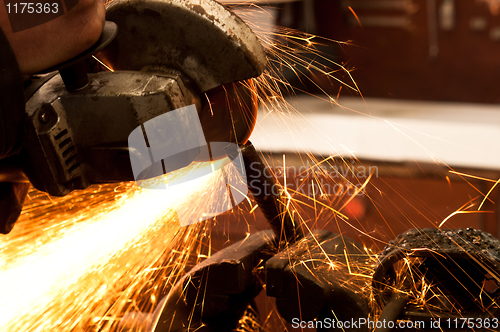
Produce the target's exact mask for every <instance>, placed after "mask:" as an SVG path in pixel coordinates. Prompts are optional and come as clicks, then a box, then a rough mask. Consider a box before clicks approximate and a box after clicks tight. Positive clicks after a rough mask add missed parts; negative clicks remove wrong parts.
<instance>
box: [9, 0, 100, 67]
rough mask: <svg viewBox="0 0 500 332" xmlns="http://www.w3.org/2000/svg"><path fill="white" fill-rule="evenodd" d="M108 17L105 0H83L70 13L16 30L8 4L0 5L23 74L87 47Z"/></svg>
mask: <svg viewBox="0 0 500 332" xmlns="http://www.w3.org/2000/svg"><path fill="white" fill-rule="evenodd" d="M104 17H105V8H104V2H103V0H79V1H78V4H77V5H76V6H75V7H74V8H73V9H71V10H70V11H68V12H67V13H66V14H64V15H62V16H60V17H58V18H56V19H53V20H51V21H48V22H46V23H44V24H41V25H38V26H36V27H34V28H30V29H27V30H22V31H19V32H15V33H13V32H12V29H11V26H10V23H9V18H8V16H7V11H6V8H5V6H4V5H3V4H2V5H1V6H0V27H1V28H2V30H3V31H4V33H5V35H6V36H7V38H8V39H9V42H10V45H11V47H12V49H13V51H14V53H15V54H16V58H17V62H18V64H19V68H20V69H21V72H22V73H23V74H33V73H36V72H39V71H41V70H43V69H47V68H50V67H52V66H54V65H57V64H59V63H61V62H64V61H66V60H68V59H71V58H72V57H75V56H77V55H78V54H80V53H81V52H83V51H85V50H86V49H87V48H89V47H90V46H92V45H93V44H94V43H95V42H96V41H97V40H98V39H99V36H100V35H101V32H102V30H103V28H104V21H105V18H104ZM0 52H1V50H0Z"/></svg>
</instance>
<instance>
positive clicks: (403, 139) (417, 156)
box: [251, 96, 500, 169]
mask: <svg viewBox="0 0 500 332" xmlns="http://www.w3.org/2000/svg"><path fill="white" fill-rule="evenodd" d="M289 102H290V103H291V104H292V106H294V108H295V109H296V110H297V111H298V112H290V114H287V115H278V114H277V112H276V113H274V114H273V113H271V114H265V113H264V112H263V111H259V115H258V119H257V125H256V128H255V131H254V133H253V135H252V138H251V140H252V142H253V143H254V144H255V146H256V147H257V148H259V149H261V150H264V151H274V152H284V151H301V152H311V153H314V154H320V155H337V154H340V155H343V156H348V157H352V156H356V157H357V158H360V159H376V160H385V161H418V162H440V163H445V164H447V165H450V166H454V167H458V166H460V167H473V168H485V169H500V106H495V105H479V104H463V103H438V102H415V101H392V100H382V99H366V104H365V103H364V102H363V100H361V99H360V98H356V99H355V98H346V97H342V98H341V99H340V100H339V102H340V104H341V105H342V106H343V108H341V107H339V106H335V105H331V104H330V103H329V102H326V101H322V100H320V99H318V98H314V97H309V96H308V97H298V98H296V99H290V100H289ZM346 108H349V109H346Z"/></svg>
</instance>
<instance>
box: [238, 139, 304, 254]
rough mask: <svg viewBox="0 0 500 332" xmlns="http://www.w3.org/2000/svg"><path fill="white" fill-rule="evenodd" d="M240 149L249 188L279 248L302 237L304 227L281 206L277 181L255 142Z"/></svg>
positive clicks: (248, 143)
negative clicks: (257, 149) (258, 151)
mask: <svg viewBox="0 0 500 332" xmlns="http://www.w3.org/2000/svg"><path fill="white" fill-rule="evenodd" d="M240 149H241V155H242V156H243V162H244V164H245V173H246V177H247V183H248V189H249V190H250V192H251V193H252V196H253V197H254V199H255V201H256V202H257V204H258V205H259V207H260V209H261V210H262V213H264V216H265V217H266V219H267V220H268V221H269V224H270V225H271V228H272V229H273V231H274V233H275V234H276V239H277V240H278V243H277V245H278V248H283V247H285V246H286V245H288V244H291V243H293V242H295V241H296V240H298V239H300V238H302V237H303V236H304V233H303V232H302V229H301V228H300V227H299V225H298V224H297V223H296V222H294V221H293V220H292V218H291V217H290V215H289V213H288V212H287V211H284V210H283V209H282V208H280V205H281V203H280V196H279V194H278V193H277V192H276V190H277V183H276V181H275V180H274V178H273V177H272V174H268V172H267V170H266V167H265V165H264V162H263V161H262V159H261V157H260V156H259V154H258V153H257V151H256V150H255V147H254V146H253V144H252V143H251V142H247V143H246V144H245V145H242V146H240Z"/></svg>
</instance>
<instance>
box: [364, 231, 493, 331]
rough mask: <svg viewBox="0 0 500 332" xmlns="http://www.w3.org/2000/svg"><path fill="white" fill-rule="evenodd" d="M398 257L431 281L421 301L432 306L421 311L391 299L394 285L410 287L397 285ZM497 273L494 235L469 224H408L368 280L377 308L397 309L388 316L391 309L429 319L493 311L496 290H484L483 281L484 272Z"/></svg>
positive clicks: (401, 314)
mask: <svg viewBox="0 0 500 332" xmlns="http://www.w3.org/2000/svg"><path fill="white" fill-rule="evenodd" d="M403 259H404V260H405V265H408V264H410V269H411V270H412V272H411V273H412V274H413V275H417V276H421V277H419V278H424V279H425V283H426V284H428V285H433V292H432V294H431V295H429V296H430V297H429V299H426V303H427V304H428V305H429V306H431V307H432V308H434V309H433V311H436V312H422V311H421V310H418V308H415V307H414V306H413V305H410V304H408V305H407V306H406V307H405V305H404V303H403V302H404V301H403V300H402V299H399V301H398V300H397V299H396V300H395V299H394V296H395V295H394V288H398V289H399V288H402V289H400V290H401V291H402V292H408V290H409V289H410V287H412V285H399V286H398V285H397V281H396V279H397V277H396V276H397V273H398V271H396V268H395V266H396V265H397V264H398V262H400V261H402V260H403ZM399 273H401V272H399ZM499 273H500V241H499V240H498V239H496V238H494V237H493V236H491V235H490V234H488V233H485V232H483V231H481V230H476V229H472V228H468V229H458V230H441V229H412V230H409V231H407V232H405V233H403V234H400V235H399V236H398V237H397V238H396V239H394V240H392V241H391V242H389V244H388V245H387V246H386V248H385V249H384V251H383V252H382V253H381V254H380V257H379V262H378V265H377V267H376V268H375V272H374V274H373V279H372V281H373V288H374V295H375V298H376V299H377V300H378V302H379V305H381V306H383V307H384V309H383V312H385V311H386V307H387V306H394V308H396V309H394V310H396V311H398V310H399V315H396V317H392V316H394V315H392V314H395V313H396V312H395V311H394V312H393V313H392V314H391V315H392V316H391V318H393V319H394V320H396V319H416V320H424V321H425V320H427V323H429V324H430V322H431V320H432V319H433V318H435V317H441V318H443V319H444V318H451V319H453V318H460V317H478V318H481V317H483V318H485V317H498V315H499V313H500V312H499V310H498V309H495V306H494V305H493V304H494V303H495V302H496V301H497V300H498V294H497V293H488V292H487V291H486V290H485V289H483V287H484V282H485V280H486V279H487V278H488V277H487V276H488V275H491V276H494V275H497V276H498V275H499ZM413 287H417V288H418V287H420V286H418V285H413ZM484 308H490V309H488V310H485V309H484ZM389 309H390V308H389ZM389 309H387V312H389V311H391V310H389ZM429 328H430V327H429Z"/></svg>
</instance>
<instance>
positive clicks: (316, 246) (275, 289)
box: [266, 231, 370, 331]
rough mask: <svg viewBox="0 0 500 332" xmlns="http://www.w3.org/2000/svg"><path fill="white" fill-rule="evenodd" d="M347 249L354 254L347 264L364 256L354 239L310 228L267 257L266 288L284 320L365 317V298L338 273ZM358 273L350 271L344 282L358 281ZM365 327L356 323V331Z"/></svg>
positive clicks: (345, 270)
mask: <svg viewBox="0 0 500 332" xmlns="http://www.w3.org/2000/svg"><path fill="white" fill-rule="evenodd" d="M346 252H348V253H349V255H351V257H353V261H352V262H351V264H352V263H353V262H354V261H356V260H357V259H358V258H359V257H363V256H364V252H363V251H362V250H361V249H359V247H358V245H357V244H356V243H355V242H354V241H353V240H351V239H349V238H347V237H342V236H341V235H338V234H333V233H330V232H328V231H314V232H313V233H312V234H309V235H308V236H306V237H305V238H303V239H301V240H299V241H297V242H296V243H295V244H293V245H292V246H290V247H288V248H286V249H285V250H284V251H282V252H280V253H278V254H277V255H276V256H274V257H272V258H271V259H269V260H268V261H267V262H266V291H267V294H268V296H273V297H276V306H277V307H278V310H279V313H280V314H281V316H282V317H283V318H285V320H287V321H288V322H290V323H291V322H292V319H294V318H299V317H300V320H301V321H312V320H314V319H316V318H317V319H318V320H324V319H326V318H328V319H330V320H334V321H351V319H353V320H355V321H356V320H358V319H360V318H365V319H366V318H367V317H368V315H369V313H370V308H369V305H368V299H367V298H364V297H363V296H362V295H361V294H359V292H357V291H353V288H350V289H349V288H348V287H346V286H345V284H344V283H343V282H342V281H340V279H339V278H338V277H339V274H341V273H344V274H347V275H349V272H348V267H347V262H346V260H345V254H346ZM325 254H326V255H327V256H326V255H325ZM360 279H362V278H359V277H358V279H357V278H356V277H355V276H350V277H349V284H350V285H351V287H352V285H358V283H359V285H358V286H359V287H361V283H362V281H361V280H360ZM355 288H356V287H354V289H355ZM332 313H333V315H334V316H332ZM365 330H366V331H368V328H367V327H366V326H360V327H359V329H358V330H356V331H365Z"/></svg>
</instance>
